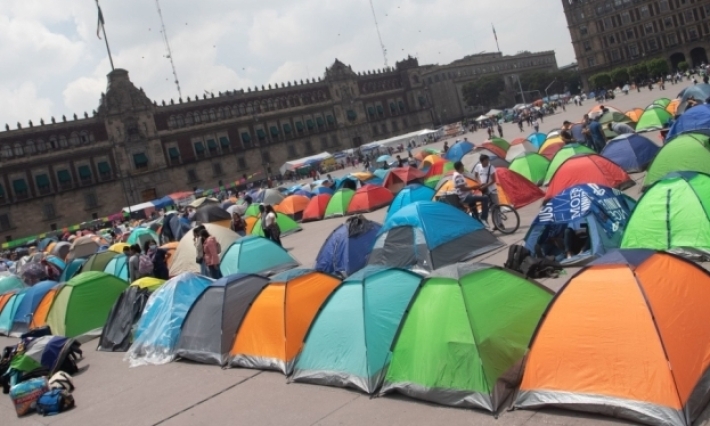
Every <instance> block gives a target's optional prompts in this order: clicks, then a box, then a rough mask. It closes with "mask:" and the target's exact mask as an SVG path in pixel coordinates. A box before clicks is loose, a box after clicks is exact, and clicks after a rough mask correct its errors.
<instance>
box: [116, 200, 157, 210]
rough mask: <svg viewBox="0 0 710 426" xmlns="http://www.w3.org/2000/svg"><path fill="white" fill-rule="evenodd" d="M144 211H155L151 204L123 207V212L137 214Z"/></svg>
mask: <svg viewBox="0 0 710 426" xmlns="http://www.w3.org/2000/svg"><path fill="white" fill-rule="evenodd" d="M145 209H153V210H155V205H154V204H153V203H151V202H147V203H141V204H136V205H135V206H131V207H124V208H123V211H124V212H139V211H141V210H145Z"/></svg>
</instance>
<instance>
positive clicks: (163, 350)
mask: <svg viewBox="0 0 710 426" xmlns="http://www.w3.org/2000/svg"><path fill="white" fill-rule="evenodd" d="M213 282H214V280H212V279H210V278H207V277H205V276H202V275H197V274H194V273H191V272H188V273H184V274H180V275H178V276H176V277H175V278H172V279H170V280H168V281H167V282H166V283H165V284H164V285H163V286H162V287H160V288H159V289H158V290H156V291H155V292H154V293H153V295H152V296H151V297H150V299H148V303H147V304H146V306H145V309H144V310H143V315H142V316H141V319H140V320H139V321H138V325H137V327H136V332H135V336H134V339H133V343H132V344H131V347H130V348H129V349H128V353H127V354H126V359H127V360H128V361H129V363H130V365H131V366H132V367H136V366H140V365H146V364H155V365H159V364H167V363H168V362H170V361H172V360H173V359H174V358H175V346H176V345H177V343H178V339H179V338H180V330H181V329H182V323H183V321H184V320H185V317H186V316H187V313H188V311H189V310H190V308H191V307H192V305H193V303H195V300H197V298H198V297H200V295H201V294H202V292H203V291H204V290H205V289H206V288H207V287H209V286H210V285H211V284H212V283H213Z"/></svg>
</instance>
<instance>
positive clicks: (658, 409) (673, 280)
mask: <svg viewBox="0 0 710 426" xmlns="http://www.w3.org/2000/svg"><path fill="white" fill-rule="evenodd" d="M708 300H710V274H709V273H708V272H707V271H706V270H704V269H703V268H701V267H700V266H698V265H696V264H695V263H693V262H690V261H687V260H684V259H682V258H680V257H677V256H674V255H671V254H667V253H662V252H655V251H651V250H621V251H615V252H612V253H609V254H607V255H606V256H604V257H602V258H600V259H598V260H597V261H595V262H594V263H593V264H592V265H591V266H589V267H587V268H585V269H583V270H582V271H580V272H579V273H578V274H577V275H575V276H574V277H572V279H571V280H570V281H569V282H568V283H567V284H566V285H565V286H564V287H563V288H562V289H561V290H560V291H559V292H558V293H557V296H556V298H555V300H554V301H553V302H552V304H551V305H550V306H549V307H548V311H547V313H546V314H545V315H544V316H543V318H544V319H543V320H542V322H541V323H540V324H539V325H538V329H537V331H536V334H535V337H534V338H533V341H532V343H531V345H530V352H529V355H528V359H527V365H526V366H525V373H524V376H523V380H522V383H521V385H520V392H519V393H518V395H517V398H516V401H515V407H517V408H537V407H542V406H555V405H557V406H560V407H563V408H567V409H572V410H579V411H586V412H597V413H603V414H606V415H610V416H618V417H621V418H626V419H630V420H633V421H636V422H639V423H645V424H655V425H673V426H689V425H690V424H691V423H692V422H693V421H694V420H695V419H697V417H698V416H699V415H700V413H701V412H702V411H703V409H704V407H705V405H706V403H707V400H708V399H707V398H708V396H709V395H708V393H709V391H710V381H709V380H708V376H709V373H708V368H710V356H708V354H710V327H709V326H708V324H710V309H707V303H708Z"/></svg>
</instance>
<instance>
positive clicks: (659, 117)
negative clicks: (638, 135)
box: [636, 106, 673, 132]
mask: <svg viewBox="0 0 710 426" xmlns="http://www.w3.org/2000/svg"><path fill="white" fill-rule="evenodd" d="M672 118H673V117H672V116H671V113H669V112H668V111H666V109H665V107H662V106H650V107H649V108H646V110H645V111H644V112H643V114H641V117H640V118H639V121H638V123H636V131H637V132H651V131H654V130H661V129H663V128H664V127H666V124H668V123H669V122H670V120H671V119H672Z"/></svg>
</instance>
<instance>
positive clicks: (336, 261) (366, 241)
mask: <svg viewBox="0 0 710 426" xmlns="http://www.w3.org/2000/svg"><path fill="white" fill-rule="evenodd" d="M427 189H428V188H427ZM380 228H382V225H380V224H379V223H377V222H372V221H369V220H367V219H364V218H363V217H362V216H354V217H351V218H350V219H348V220H347V221H346V222H345V223H344V224H342V225H340V226H339V227H337V228H335V230H334V231H333V232H332V233H331V234H330V236H328V238H327V239H326V240H325V242H324V243H323V245H322V246H321V248H320V251H319V252H318V257H317V258H316V267H315V269H316V271H320V272H326V273H329V274H333V275H340V276H343V277H347V276H348V275H351V274H353V273H354V272H356V271H359V270H360V269H362V268H363V267H364V266H365V265H366V264H367V255H368V254H369V253H370V249H371V248H372V246H373V244H374V243H375V239H376V238H377V233H378V232H379V231H380Z"/></svg>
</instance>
